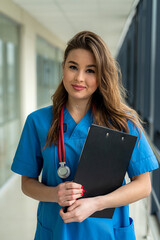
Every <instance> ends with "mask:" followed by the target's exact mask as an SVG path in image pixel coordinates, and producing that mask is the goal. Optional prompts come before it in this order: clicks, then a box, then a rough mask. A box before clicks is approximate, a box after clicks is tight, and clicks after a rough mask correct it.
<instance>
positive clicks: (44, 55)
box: [36, 37, 62, 107]
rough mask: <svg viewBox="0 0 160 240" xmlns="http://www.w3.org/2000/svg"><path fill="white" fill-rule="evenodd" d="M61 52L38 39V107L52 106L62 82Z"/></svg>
mask: <svg viewBox="0 0 160 240" xmlns="http://www.w3.org/2000/svg"><path fill="white" fill-rule="evenodd" d="M61 53H62V52H61V50H59V49H57V48H55V47H54V46H52V45H50V44H49V43H48V42H46V41H45V40H44V39H42V38H40V37H37V53H36V55H37V57H36V58H37V105H38V107H42V106H44V105H47V104H49V103H50V104H51V96H52V95H53V93H54V91H55V90H56V88H57V86H58V83H59V82H60V80H61V62H62V54H61Z"/></svg>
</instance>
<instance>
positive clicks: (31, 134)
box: [11, 115, 43, 178]
mask: <svg viewBox="0 0 160 240" xmlns="http://www.w3.org/2000/svg"><path fill="white" fill-rule="evenodd" d="M42 163H43V158H42V154H41V148H40V142H39V139H38V135H37V131H36V128H35V124H34V122H33V119H32V117H31V115H29V116H28V117H27V119H26V122H25V125H24V128H23V131H22V135H21V138H20V141H19V144H18V147H17V150H16V153H15V156H14V159H13V163H12V166H11V170H12V171H13V172H15V173H18V174H20V175H23V176H28V177H35V178H36V177H38V176H39V174H40V172H41V169H42Z"/></svg>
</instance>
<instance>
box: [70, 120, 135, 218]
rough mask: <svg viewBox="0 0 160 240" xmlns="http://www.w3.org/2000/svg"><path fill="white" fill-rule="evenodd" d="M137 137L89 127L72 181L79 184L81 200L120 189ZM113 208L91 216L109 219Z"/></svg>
mask: <svg viewBox="0 0 160 240" xmlns="http://www.w3.org/2000/svg"><path fill="white" fill-rule="evenodd" d="M136 141H137V137H136V136H133V135H130V134H128V133H124V132H120V131H116V130H112V129H109V128H106V127H102V126H99V125H96V124H92V125H91V127H90V129H89V132H88V135H87V138H86V141H85V144H84V147H83V150H82V153H81V156H80V160H79V164H78V168H77V171H76V174H75V177H74V180H73V181H74V182H76V183H80V184H82V186H83V187H84V190H85V193H84V195H83V197H82V198H88V197H95V196H100V195H105V194H108V193H110V192H112V191H114V190H116V189H117V188H119V187H120V186H122V183H123V180H124V177H125V174H126V171H127V168H128V165H129V162H130V159H131V156H132V152H133V149H134V146H135V143H136ZM113 213H114V208H109V209H104V210H102V211H98V212H95V213H94V214H93V215H91V217H98V218H112V216H113Z"/></svg>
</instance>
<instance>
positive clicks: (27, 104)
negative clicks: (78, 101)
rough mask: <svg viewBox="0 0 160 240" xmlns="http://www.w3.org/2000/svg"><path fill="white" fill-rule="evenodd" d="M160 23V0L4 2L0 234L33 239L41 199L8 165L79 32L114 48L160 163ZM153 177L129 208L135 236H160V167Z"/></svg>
mask: <svg viewBox="0 0 160 240" xmlns="http://www.w3.org/2000/svg"><path fill="white" fill-rule="evenodd" d="M159 22H160V1H158V0H121V1H118V0H76V1H75V0H67V1H66V0H0V240H22V239H23V240H33V239H34V237H35V232H36V227H37V208H38V203H39V202H38V201H37V200H34V199H32V198H30V197H28V196H26V195H25V194H24V193H23V192H22V190H21V176H20V175H19V174H16V173H14V172H13V171H11V165H12V162H13V159H14V156H15V153H16V149H17V146H18V143H19V140H20V137H21V134H22V131H23V127H24V125H25V123H26V119H27V116H28V115H29V114H30V113H32V112H34V111H36V110H39V109H42V108H45V107H47V106H51V105H52V99H51V97H52V95H53V94H54V93H55V91H56V89H57V87H58V85H59V83H60V82H61V79H63V67H64V65H62V62H63V57H64V51H65V48H66V44H67V42H68V41H69V40H70V39H71V37H73V36H74V35H75V34H76V33H78V32H80V31H91V32H94V33H96V34H97V35H99V36H101V37H102V39H103V40H104V41H105V42H106V44H107V46H108V47H109V49H110V52H111V54H112V56H113V57H114V58H115V60H116V61H117V63H118V64H119V66H120V69H121V73H122V83H123V86H124V88H125V89H126V99H125V100H126V104H127V106H129V107H130V108H132V109H134V110H135V111H136V112H137V113H138V115H139V116H140V118H141V119H142V121H143V127H144V130H145V137H146V138H147V141H148V143H149V146H150V148H151V149H152V151H153V153H154V155H155V157H156V159H157V162H158V163H159V165H160V94H159V93H160V74H159V69H160V27H159ZM72 63H73V64H75V63H74V62H73V61H72ZM74 67H75V66H74ZM76 67H77V65H76ZM92 67H94V66H92ZM73 69H74V70H75V68H73V66H72V70H73ZM76 69H77V68H76ZM92 73H93V71H92ZM75 88H76V87H75ZM78 91H79V89H78ZM37 119H38V118H37ZM37 122H39V119H38V120H37ZM62 125H63V126H64V124H62ZM59 129H60V127H59ZM66 131H67V130H66ZM59 132H60V130H59ZM64 132H65V131H64ZM28 135H29V134H28ZM44 145H45V144H44ZM75 146H76V144H75ZM25 147H26V146H24V148H25ZM22 148H23V147H22ZM31 148H32V146H31ZM33 151H34V150H33ZM60 151H61V150H60ZM62 152H63V149H62ZM26 158H27V156H26ZM29 164H30V163H29ZM144 165H145V163H144ZM25 168H26V169H25ZM28 168H29V167H28V165H27V164H26V166H25V167H24V169H25V170H26V171H27V170H28ZM30 168H31V165H30ZM153 170H154V169H153ZM148 171H150V170H148ZM41 176H42V175H41V173H40V179H41V178H42V177H41ZM150 177H151V185H152V190H151V194H150V195H149V196H148V197H147V198H144V199H142V200H140V201H137V202H135V203H132V204H130V206H129V216H130V217H131V218H132V219H134V228H135V235H136V240H144V239H145V240H160V168H157V169H156V170H154V171H153V172H150ZM113 178H114V176H113ZM51 179H52V176H51ZM55 179H56V177H55ZM125 179H126V182H127V183H128V182H129V181H130V179H129V174H127V173H126V175H125ZM112 180H113V179H112ZM101 237H102V236H101ZM37 239H38V238H36V240H37ZM67 239H69V238H67ZM101 239H102V238H101ZM104 239H106V238H104ZM41 240H52V238H50V239H41ZM53 240H59V239H55V238H54V237H53ZM61 240H63V239H61ZM72 240H73V239H72ZM75 240H76V237H75ZM84 240H85V239H84ZM88 240H89V239H88ZM97 240H99V239H97ZM115 240H117V239H115ZM121 240H124V239H121ZM125 240H132V239H125Z"/></svg>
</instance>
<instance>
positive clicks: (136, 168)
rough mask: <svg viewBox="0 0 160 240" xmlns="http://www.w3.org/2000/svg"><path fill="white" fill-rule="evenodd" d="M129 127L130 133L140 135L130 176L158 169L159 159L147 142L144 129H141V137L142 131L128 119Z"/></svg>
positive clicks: (133, 156)
mask: <svg viewBox="0 0 160 240" xmlns="http://www.w3.org/2000/svg"><path fill="white" fill-rule="evenodd" d="M128 127H129V131H130V134H131V135H134V136H137V137H138V138H137V142H136V145H135V147H134V150H133V154H132V157H131V160H130V163H129V167H128V170H127V172H128V175H129V177H133V176H137V175H139V174H142V173H145V172H150V171H153V170H155V169H157V168H158V167H159V165H158V161H157V159H156V157H155V155H154V153H153V151H152V149H151V147H150V145H149V143H148V142H147V139H146V137H145V135H144V133H143V131H142V130H141V137H140V131H139V130H138V129H137V127H136V126H135V125H134V124H133V123H132V122H131V121H128ZM139 139H140V140H139Z"/></svg>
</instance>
